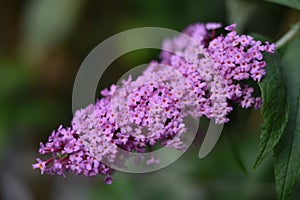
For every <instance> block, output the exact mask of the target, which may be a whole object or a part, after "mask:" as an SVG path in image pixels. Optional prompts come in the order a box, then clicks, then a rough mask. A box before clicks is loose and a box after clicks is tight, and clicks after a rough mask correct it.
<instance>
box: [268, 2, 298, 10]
mask: <svg viewBox="0 0 300 200" xmlns="http://www.w3.org/2000/svg"><path fill="white" fill-rule="evenodd" d="M266 1H269V2H273V3H277V4H280V5H284V6H287V7H290V8H294V9H298V10H300V0H266Z"/></svg>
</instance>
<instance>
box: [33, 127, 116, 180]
mask: <svg viewBox="0 0 300 200" xmlns="http://www.w3.org/2000/svg"><path fill="white" fill-rule="evenodd" d="M39 153H40V154H41V155H46V154H49V155H51V158H49V159H48V160H46V161H42V160H41V159H39V158H37V162H38V163H36V164H33V165H32V167H33V168H34V169H36V168H39V169H40V170H41V174H44V173H47V174H51V175H53V174H58V175H62V176H65V174H64V171H72V172H74V173H75V174H77V175H79V174H84V175H85V176H95V175H97V174H102V175H105V182H106V183H107V184H110V183H111V181H112V179H111V176H110V175H111V174H112V172H113V170H112V169H110V168H109V167H107V166H105V165H104V164H102V163H101V162H99V161H98V160H97V159H96V158H95V157H93V156H91V155H90V154H89V152H88V151H87V150H86V148H85V147H84V145H83V142H82V141H81V140H80V139H79V136H78V134H77V133H76V132H75V131H74V130H72V129H71V128H67V129H65V128H62V126H60V127H59V128H58V130H57V131H53V132H52V134H51V135H50V137H49V138H48V141H47V142H46V144H45V145H44V144H43V143H40V149H39Z"/></svg>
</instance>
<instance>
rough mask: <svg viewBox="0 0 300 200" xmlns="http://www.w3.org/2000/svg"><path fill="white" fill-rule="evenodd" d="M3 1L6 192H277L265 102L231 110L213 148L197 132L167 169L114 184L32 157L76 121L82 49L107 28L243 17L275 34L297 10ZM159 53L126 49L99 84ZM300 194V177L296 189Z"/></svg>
mask: <svg viewBox="0 0 300 200" xmlns="http://www.w3.org/2000/svg"><path fill="white" fill-rule="evenodd" d="M0 2H1V4H0V159H1V160H0V170H1V171H0V174H1V175H0V199H3V200H69V199H72V200H81V199H84V200H92V199H99V200H100V199H105V200H110V199H113V200H114V199H124V200H139V199H145V200H147V199H149V200H150V199H158V200H159V199H172V200H173V199H174V200H177V199H178V200H181V199H184V200H189V199H191V200H194V199H216V200H217V199H232V200H234V199H237V200H243V199H245V200H246V199H249V200H250V199H275V198H276V194H275V185H274V177H273V167H272V158H271V157H270V158H268V159H267V160H266V161H265V162H264V163H263V164H262V165H261V166H260V167H259V168H258V169H256V170H253V169H252V166H253V164H254V160H255V156H256V154H257V152H258V148H259V146H258V141H259V130H260V125H261V123H262V118H261V116H260V114H259V111H255V110H252V109H249V110H241V109H236V110H235V111H234V112H233V113H232V114H231V116H230V118H231V122H230V123H229V124H227V125H226V126H225V128H224V130H223V132H222V136H221V139H220V140H219V142H218V143H217V145H216V147H215V148H214V150H213V151H212V152H211V153H210V154H209V155H208V156H207V157H206V158H204V159H199V158H198V156H197V154H198V150H199V147H200V146H199V142H198V143H196V144H195V145H193V146H191V147H190V148H189V150H188V151H187V152H186V153H185V154H184V156H182V157H181V158H180V159H179V160H177V161H176V162H175V163H173V164H172V165H171V166H169V167H167V168H164V169H162V170H159V171H156V172H152V173H148V174H126V173H121V172H117V173H116V174H115V175H114V179H115V180H114V182H113V184H112V185H105V184H104V183H103V181H102V180H103V178H102V177H96V178H86V177H81V176H74V175H72V174H67V177H66V178H62V177H58V176H47V175H44V176H41V175H40V174H39V171H38V170H32V167H31V164H32V163H34V162H35V158H36V157H37V156H38V151H37V150H38V147H39V142H40V141H43V142H45V141H46V139H47V137H48V135H49V134H50V133H51V131H52V130H53V129H56V128H57V127H58V126H59V124H63V125H64V126H68V125H69V124H70V120H71V119H72V109H71V104H72V102H71V96H72V87H73V82H74V80H75V77H76V72H77V70H78V69H79V67H80V64H81V62H82V61H83V60H84V58H85V56H86V55H87V54H88V53H89V52H90V51H91V50H92V49H93V48H94V47H95V46H96V45H98V44H99V43H100V42H101V41H103V40H105V39H106V38H108V37H109V36H112V35H114V34H116V33H119V32H121V31H124V30H127V29H131V28H137V27H145V26H157V27H165V28H170V29H174V30H177V31H181V30H182V29H183V28H184V27H186V26H187V25H189V24H191V23H195V22H199V21H202V22H209V21H218V22H222V23H223V24H229V23H232V22H237V23H238V31H239V32H240V33H259V34H262V35H264V36H266V37H268V38H270V40H271V41H273V42H274V41H276V40H277V39H278V38H280V36H281V35H282V34H284V33H285V32H286V31H287V30H288V29H289V28H290V26H291V24H293V23H294V22H296V21H298V20H299V19H300V13H299V11H296V10H293V9H290V8H287V7H283V6H279V5H275V4H272V3H268V2H265V1H259V0H256V1H252V0H251V1H250V0H248V1H247V0H224V1H223V0H209V1H207V0H188V1H182V0H152V1H141V0H123V1H121V0H118V1H117V0H111V1H98V0H86V1H85V0H1V1H0ZM124 45H125V44H124ZM158 53H159V51H158V50H153V49H144V50H138V51H133V52H130V53H127V54H126V55H124V56H121V57H120V58H119V59H117V60H116V61H115V62H114V63H113V64H112V65H111V66H110V67H109V68H108V69H107V70H106V72H105V74H104V76H103V77H102V78H101V80H100V82H99V90H100V89H101V88H104V87H107V86H109V85H110V84H112V83H114V82H116V81H117V80H118V78H119V77H120V76H122V74H124V73H125V72H126V71H128V70H129V69H131V68H132V67H134V66H137V65H139V64H144V63H148V62H149V61H150V60H153V59H157V58H158ZM98 96H99V95H98ZM204 124H205V123H204ZM203 126H204V125H203ZM200 128H201V129H204V130H203V132H205V127H200ZM200 140H201V138H200ZM299 194H300V185H299V184H298V185H297V187H296V188H295V190H294V192H293V194H292V197H291V199H298V198H297V197H299Z"/></svg>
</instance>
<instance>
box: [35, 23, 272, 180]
mask: <svg viewBox="0 0 300 200" xmlns="http://www.w3.org/2000/svg"><path fill="white" fill-rule="evenodd" d="M221 27H222V26H221V24H219V23H207V24H202V23H197V24H193V25H190V26H189V27H187V28H186V29H185V30H184V31H183V34H182V35H179V36H177V37H175V38H171V39H167V40H165V41H164V43H163V47H162V49H163V51H162V52H161V54H160V58H161V60H160V61H152V62H151V63H150V64H149V66H148V67H147V68H146V70H145V71H144V72H143V74H142V75H140V76H139V77H138V78H136V80H132V78H131V77H129V78H128V79H127V80H122V84H121V85H120V86H116V85H112V86H111V87H110V89H105V90H103V91H101V95H102V97H101V98H100V99H98V100H97V101H96V103H95V104H91V105H88V106H87V107H86V108H83V109H80V110H78V111H77V112H76V113H75V115H74V118H73V120H72V123H71V126H70V127H68V128H63V127H62V126H60V127H59V128H58V130H56V131H53V132H52V134H51V136H50V137H49V138H48V141H47V142H46V143H45V144H43V143H41V144H40V149H39V153H40V154H41V155H48V156H49V159H48V160H46V161H42V160H41V159H39V158H38V159H37V162H38V163H36V164H33V168H34V169H35V168H39V169H40V170H41V173H42V174H44V173H47V174H58V175H62V176H64V173H65V172H67V171H72V172H74V173H75V174H78V175H79V174H83V175H85V176H96V175H97V174H102V175H104V176H105V182H106V183H107V184H111V183H112V178H111V174H112V173H113V172H114V170H113V169H112V168H111V167H109V165H108V164H107V163H112V162H115V161H116V159H117V158H118V156H119V155H118V154H119V151H118V149H120V148H122V149H124V150H125V151H128V152H137V153H141V154H142V153H144V152H149V151H151V149H152V147H154V146H155V145H162V146H166V147H168V148H174V149H178V150H184V149H186V146H185V144H184V143H183V142H182V137H183V136H184V134H186V132H187V130H188V127H186V125H185V123H184V118H185V117H187V116H191V117H194V118H199V117H202V116H204V117H206V118H208V119H213V120H215V123H216V124H222V123H227V122H228V121H229V118H228V114H229V113H230V112H231V111H232V110H233V108H232V104H233V103H237V104H238V105H240V106H241V107H242V108H249V107H254V108H255V109H259V108H260V106H261V104H262V100H261V98H260V97H259V96H254V88H253V87H251V86H250V85H249V84H248V83H249V82H251V81H252V82H260V81H261V80H262V78H263V76H264V75H265V73H266V71H265V66H266V62H265V61H264V59H263V52H267V53H274V50H275V46H274V44H269V43H268V42H265V43H262V42H261V41H256V40H254V39H253V37H251V36H249V35H238V34H237V32H236V31H235V24H233V25H230V26H227V27H225V30H222V29H221ZM222 31H223V32H224V34H220V35H217V34H216V33H217V32H222ZM118 160H119V161H120V159H119V158H118ZM125 160H126V156H125V157H124V158H123V160H122V159H121V161H124V162H125ZM158 162H159V160H158V159H155V158H154V157H153V158H151V159H149V160H146V161H145V165H151V164H155V163H158ZM119 164H120V165H122V162H120V163H119Z"/></svg>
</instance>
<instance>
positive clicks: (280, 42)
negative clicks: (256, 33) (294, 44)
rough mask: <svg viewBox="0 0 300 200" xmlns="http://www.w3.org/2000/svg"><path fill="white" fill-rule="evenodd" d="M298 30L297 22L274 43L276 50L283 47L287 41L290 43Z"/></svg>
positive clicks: (299, 27) (298, 23) (299, 22)
mask: <svg viewBox="0 0 300 200" xmlns="http://www.w3.org/2000/svg"><path fill="white" fill-rule="evenodd" d="M299 30H300V21H298V22H297V23H296V24H294V26H292V28H291V29H290V30H289V31H288V32H287V33H286V34H284V35H283V36H282V37H281V38H279V40H278V41H277V42H276V48H278V49H279V48H280V47H282V46H284V45H285V44H286V43H287V42H288V41H290V40H291V39H292V38H293V37H294V36H295V35H296V34H297V32H298V31H299Z"/></svg>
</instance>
